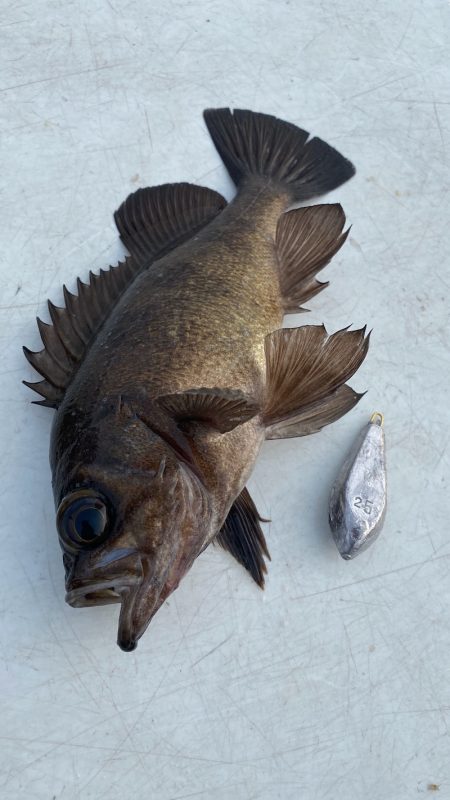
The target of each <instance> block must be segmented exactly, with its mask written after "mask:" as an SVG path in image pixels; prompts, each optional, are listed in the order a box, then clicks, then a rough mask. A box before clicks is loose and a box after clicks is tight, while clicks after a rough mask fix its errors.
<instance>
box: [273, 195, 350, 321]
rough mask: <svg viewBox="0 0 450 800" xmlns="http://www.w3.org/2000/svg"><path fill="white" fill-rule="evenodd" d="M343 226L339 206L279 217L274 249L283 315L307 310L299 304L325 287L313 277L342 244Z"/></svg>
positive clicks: (344, 234)
mask: <svg viewBox="0 0 450 800" xmlns="http://www.w3.org/2000/svg"><path fill="white" fill-rule="evenodd" d="M344 225H345V214H344V212H343V210H342V206H340V205H339V204H338V203H334V204H329V205H318V206H309V207H308V208H297V209H294V211H288V212H287V213H286V214H282V216H281V217H280V219H279V222H278V226H277V234H276V249H277V256H278V261H279V275H280V289H281V294H282V298H283V306H284V313H285V314H297V313H298V312H299V311H304V310H306V309H302V308H300V306H301V304H302V303H305V302H306V301H307V300H310V299H311V297H314V296H315V295H316V294H318V292H321V291H322V289H325V287H326V286H328V283H327V282H326V283H321V282H320V281H318V280H316V278H315V276H316V274H317V272H319V271H320V270H321V269H323V268H324V267H325V266H326V265H327V264H328V262H329V261H330V260H331V259H332V258H333V256H334V255H335V253H337V251H338V250H339V248H340V247H342V245H343V244H344V242H345V240H346V238H347V235H348V231H346V232H345V233H343V232H342V231H343V228H344Z"/></svg>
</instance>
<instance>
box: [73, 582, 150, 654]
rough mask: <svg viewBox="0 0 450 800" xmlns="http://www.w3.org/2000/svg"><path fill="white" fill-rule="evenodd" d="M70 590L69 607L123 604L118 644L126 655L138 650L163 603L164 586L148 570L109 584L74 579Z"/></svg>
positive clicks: (121, 606) (121, 605)
mask: <svg viewBox="0 0 450 800" xmlns="http://www.w3.org/2000/svg"><path fill="white" fill-rule="evenodd" d="M67 589H68V590H67V592H66V598H65V599H66V603H68V604H69V605H70V606H72V608H86V607H88V606H103V605H110V604H112V603H120V614H119V625H118V633H117V644H118V645H119V647H120V648H121V650H124V651H125V652H131V651H132V650H135V648H136V646H137V643H138V640H139V639H140V638H141V636H142V634H143V633H144V631H145V630H146V628H147V626H148V625H149V623H150V621H151V619H152V617H153V616H154V615H155V614H156V612H157V610H158V609H159V607H160V605H161V604H162V602H163V600H164V598H163V597H162V596H161V595H162V590H163V584H162V582H160V581H155V579H154V576H153V575H149V574H148V570H147V569H145V567H144V569H143V574H136V575H133V576H130V575H129V574H128V575H127V576H121V577H119V576H116V577H114V578H113V577H111V578H110V579H109V580H76V579H72V580H71V581H70V582H69V585H68V587H67Z"/></svg>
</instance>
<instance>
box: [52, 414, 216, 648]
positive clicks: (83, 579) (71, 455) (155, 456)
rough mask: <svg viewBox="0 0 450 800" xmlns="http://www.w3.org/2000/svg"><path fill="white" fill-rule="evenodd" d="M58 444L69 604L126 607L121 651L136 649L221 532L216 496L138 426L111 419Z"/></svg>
mask: <svg viewBox="0 0 450 800" xmlns="http://www.w3.org/2000/svg"><path fill="white" fill-rule="evenodd" d="M72 433H73V431H72ZM55 436H56V441H54V446H53V456H52V462H53V473H54V492H55V501H56V506H57V528H58V534H59V540H60V544H61V547H62V550H63V561H64V565H65V569H66V591H67V594H66V601H67V602H68V603H69V604H70V605H71V606H74V607H76V608H79V607H83V606H92V605H103V604H106V603H120V604H121V610H120V616H119V631H118V644H119V646H120V647H121V648H122V649H123V650H126V651H130V650H133V649H134V648H135V647H136V644H137V641H138V639H139V638H140V637H141V636H142V634H143V633H144V631H145V630H146V628H147V626H148V624H149V622H150V620H151V619H152V617H153V616H154V614H155V613H156V611H157V610H158V609H159V608H160V606H161V605H162V603H163V602H164V600H165V599H166V598H167V597H168V596H169V595H170V594H171V592H173V591H174V589H176V587H177V586H178V584H179V582H180V580H181V579H182V577H183V576H184V575H185V574H186V572H187V571H188V569H189V568H190V566H191V565H192V563H193V562H194V560H195V558H196V557H197V556H198V555H199V554H200V552H201V551H202V550H203V549H204V547H205V546H206V544H208V543H209V541H210V540H211V538H212V536H213V535H214V533H215V522H214V518H215V515H214V511H213V507H212V506H213V504H212V502H211V499H210V496H209V493H208V492H207V490H206V488H205V486H204V484H203V483H202V481H201V478H200V477H199V476H198V475H197V474H196V472H195V470H193V469H192V468H191V467H190V466H189V464H188V463H187V461H186V460H183V458H181V457H180V456H179V455H178V454H177V453H175V452H174V449H173V447H171V446H169V445H168V444H167V442H166V441H164V439H162V438H161V437H160V436H158V435H156V434H155V433H153V432H151V431H149V429H148V426H146V425H142V424H140V423H139V420H136V419H135V420H133V421H132V422H130V421H126V423H125V424H124V423H123V420H122V421H121V422H120V423H119V422H117V421H116V420H114V419H110V420H109V422H108V421H107V420H105V419H102V420H101V421H100V422H99V421H98V420H97V422H96V425H95V427H92V426H91V427H89V426H88V427H87V428H85V427H83V428H80V429H79V430H78V435H77V436H76V437H74V436H73V435H72V436H69V435H67V434H66V430H65V429H64V428H60V429H59V433H58V431H57V432H56V434H55ZM65 438H66V439H67V446H66V447H64V439H65ZM89 443H90V444H89Z"/></svg>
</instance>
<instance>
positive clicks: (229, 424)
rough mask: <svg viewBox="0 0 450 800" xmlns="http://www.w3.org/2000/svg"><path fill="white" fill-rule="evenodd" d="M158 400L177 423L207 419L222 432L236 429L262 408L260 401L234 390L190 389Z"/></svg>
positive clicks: (207, 421) (206, 420)
mask: <svg viewBox="0 0 450 800" xmlns="http://www.w3.org/2000/svg"><path fill="white" fill-rule="evenodd" d="M156 402H157V403H158V405H159V406H161V407H162V408H163V409H164V410H165V411H166V412H167V413H168V414H170V415H171V416H172V417H173V418H174V419H175V420H176V421H178V422H181V421H183V420H186V421H188V420H198V421H200V422H206V423H209V424H210V425H212V426H213V427H214V428H216V429H217V430H218V431H220V433H226V432H227V431H231V430H233V428H236V427H237V426H238V425H242V423H243V422H247V421H248V420H249V419H251V418H252V417H254V416H256V415H257V414H258V413H259V412H260V411H261V407H260V405H259V403H256V402H255V401H254V400H253V399H252V398H251V397H249V396H248V395H246V394H244V393H243V392H241V391H239V390H234V389H215V388H213V389H204V388H202V389H189V390H188V391H186V392H179V393H177V394H169V395H165V396H164V397H158V398H157V400H156Z"/></svg>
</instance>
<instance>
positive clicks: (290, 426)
mask: <svg viewBox="0 0 450 800" xmlns="http://www.w3.org/2000/svg"><path fill="white" fill-rule="evenodd" d="M368 346H369V336H367V337H366V336H365V328H362V329H361V330H356V331H349V330H348V329H344V330H342V331H337V333H334V334H333V335H332V336H329V335H328V334H327V332H326V330H325V327H324V326H323V325H304V326H303V327H301V328H284V329H281V330H278V331H274V333H271V334H269V336H267V337H266V341H265V348H266V362H267V400H266V406H265V409H264V412H263V420H264V423H265V425H266V438H268V439H284V438H288V437H291V436H303V435H306V434H308V433H313V432H314V431H318V430H320V428H322V427H323V426H324V425H328V424H329V423H330V422H333V421H334V420H336V419H338V418H339V417H341V416H342V415H343V414H345V413H346V412H347V411H349V410H350V409H351V408H352V407H353V406H354V405H355V404H356V403H357V402H358V400H359V399H360V397H361V395H358V394H357V393H356V392H354V391H353V390H352V389H351V388H350V387H349V386H346V385H345V381H346V380H347V379H348V378H350V377H351V375H353V373H354V372H356V370H357V369H358V367H359V366H360V364H361V363H362V362H363V360H364V358H365V356H366V353H367V349H368Z"/></svg>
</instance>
